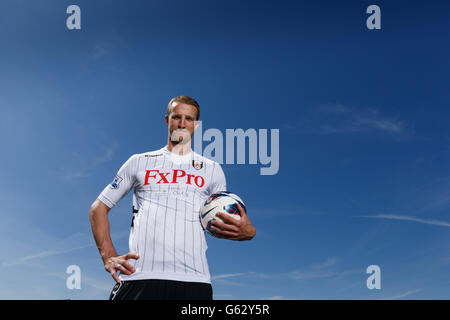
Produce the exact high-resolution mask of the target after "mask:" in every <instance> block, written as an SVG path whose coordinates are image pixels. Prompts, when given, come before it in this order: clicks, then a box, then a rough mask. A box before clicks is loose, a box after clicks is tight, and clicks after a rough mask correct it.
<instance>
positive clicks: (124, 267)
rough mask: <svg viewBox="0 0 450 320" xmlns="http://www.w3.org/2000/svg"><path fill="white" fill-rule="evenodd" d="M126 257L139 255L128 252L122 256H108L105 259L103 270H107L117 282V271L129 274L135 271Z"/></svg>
mask: <svg viewBox="0 0 450 320" xmlns="http://www.w3.org/2000/svg"><path fill="white" fill-rule="evenodd" d="M128 259H139V255H138V254H137V253H132V252H129V253H127V254H124V255H122V256H115V257H109V258H107V259H105V261H104V262H105V270H106V271H108V272H109V273H110V274H111V276H112V277H113V278H114V280H115V281H116V282H117V283H119V282H120V279H119V277H118V276H117V271H120V273H123V274H126V275H128V276H129V275H130V274H132V273H134V272H135V271H136V269H135V268H134V267H133V266H132V265H131V263H129V262H128V261H127V260H128Z"/></svg>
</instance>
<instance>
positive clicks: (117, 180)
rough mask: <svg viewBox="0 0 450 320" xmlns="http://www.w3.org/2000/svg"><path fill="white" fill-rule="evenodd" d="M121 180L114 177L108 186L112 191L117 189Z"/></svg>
mask: <svg viewBox="0 0 450 320" xmlns="http://www.w3.org/2000/svg"><path fill="white" fill-rule="evenodd" d="M122 180H123V178H122V177H120V176H116V177H115V178H114V180H113V182H111V184H110V186H111V188H112V189H117V188H119V185H120V183H121V182H122Z"/></svg>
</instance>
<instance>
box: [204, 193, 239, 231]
mask: <svg viewBox="0 0 450 320" xmlns="http://www.w3.org/2000/svg"><path fill="white" fill-rule="evenodd" d="M238 203H239V205H240V206H241V207H242V208H243V209H244V211H245V212H246V213H247V209H246V207H245V204H244V202H243V201H242V199H241V198H239V197H238V196H237V195H236V194H234V193H231V192H228V191H221V192H218V193H214V194H212V195H210V196H209V197H208V199H206V201H205V203H204V204H203V205H202V207H201V208H200V222H201V224H202V227H203V230H206V232H208V233H209V234H210V235H212V236H216V234H217V232H216V231H214V230H213V229H211V222H212V221H213V220H217V221H222V220H221V219H220V218H219V217H216V214H217V213H218V212H223V213H226V214H229V215H230V216H231V217H233V218H234V219H237V220H240V219H241V214H240V212H239V209H238V207H237V204H238Z"/></svg>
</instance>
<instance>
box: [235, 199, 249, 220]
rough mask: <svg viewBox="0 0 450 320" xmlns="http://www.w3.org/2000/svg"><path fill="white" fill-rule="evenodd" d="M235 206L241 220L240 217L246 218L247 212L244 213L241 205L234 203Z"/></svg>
mask: <svg viewBox="0 0 450 320" xmlns="http://www.w3.org/2000/svg"><path fill="white" fill-rule="evenodd" d="M236 204H237V207H238V210H239V213H240V214H241V218H242V217H246V216H247V212H245V210H244V208H242V207H241V205H240V204H239V203H236Z"/></svg>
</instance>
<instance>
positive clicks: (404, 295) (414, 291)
mask: <svg viewBox="0 0 450 320" xmlns="http://www.w3.org/2000/svg"><path fill="white" fill-rule="evenodd" d="M419 291H422V289H416V290H410V291H406V292H404V293H402V294H399V295H396V296H393V297H389V298H384V299H383V300H396V299H401V298H404V297H407V296H410V295H412V294H414V293H417V292H419Z"/></svg>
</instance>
